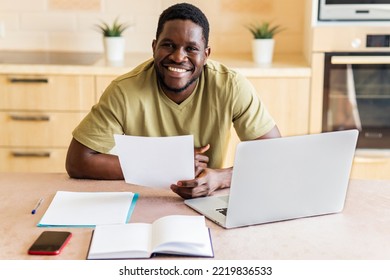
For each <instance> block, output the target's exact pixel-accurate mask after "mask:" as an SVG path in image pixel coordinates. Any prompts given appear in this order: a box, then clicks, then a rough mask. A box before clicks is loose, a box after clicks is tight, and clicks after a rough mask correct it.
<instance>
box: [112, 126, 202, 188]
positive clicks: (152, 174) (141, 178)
mask: <svg viewBox="0 0 390 280" xmlns="http://www.w3.org/2000/svg"><path fill="white" fill-rule="evenodd" d="M114 138H115V144H116V147H115V150H116V153H117V154H118V156H119V161H120V164H121V168H122V172H123V175H124V177H125V181H126V183H129V184H136V185H141V186H147V187H156V188H169V187H170V185H171V184H175V183H176V182H177V181H179V180H190V179H193V178H194V176H195V174H194V173H195V170H194V137H193V136H192V135H184V136H170V137H141V136H129V135H117V134H116V135H114Z"/></svg>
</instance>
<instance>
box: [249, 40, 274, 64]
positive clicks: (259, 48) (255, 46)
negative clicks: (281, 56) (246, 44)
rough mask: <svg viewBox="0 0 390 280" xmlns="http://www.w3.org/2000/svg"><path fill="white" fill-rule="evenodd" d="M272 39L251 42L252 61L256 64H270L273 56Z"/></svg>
mask: <svg viewBox="0 0 390 280" xmlns="http://www.w3.org/2000/svg"><path fill="white" fill-rule="evenodd" d="M274 44H275V40H274V39H254V40H253V42H252V54H253V60H254V62H256V63H257V64H270V63H272V58H273V54H274Z"/></svg>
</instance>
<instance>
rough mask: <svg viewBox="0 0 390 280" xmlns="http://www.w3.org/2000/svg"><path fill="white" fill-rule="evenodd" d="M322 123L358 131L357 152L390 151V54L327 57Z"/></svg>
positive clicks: (331, 128) (327, 127)
mask: <svg viewBox="0 0 390 280" xmlns="http://www.w3.org/2000/svg"><path fill="white" fill-rule="evenodd" d="M322 120H323V122H322V130H323V131H335V130H344V129H351V128H357V129H359V130H360V135H359V140H358V144H357V147H358V148H373V149H378V148H390V53H326V54H325V72H324V100H323V118H322Z"/></svg>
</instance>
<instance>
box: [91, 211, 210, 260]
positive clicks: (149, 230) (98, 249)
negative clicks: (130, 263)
mask: <svg viewBox="0 0 390 280" xmlns="http://www.w3.org/2000/svg"><path fill="white" fill-rule="evenodd" d="M155 254H169V255H182V256H198V257H213V256H214V253H213V248H212V242H211V238H210V231H209V229H208V228H207V227H206V223H205V218H204V216H185V215H172V216H165V217H162V218H160V219H157V220H156V221H154V222H153V223H151V224H148V223H130V224H118V225H98V226H96V228H95V230H94V232H93V235H92V239H91V245H90V248H89V252H88V256H87V259H89V260H94V259H132V258H137V259H142V258H150V257H152V256H153V255H155Z"/></svg>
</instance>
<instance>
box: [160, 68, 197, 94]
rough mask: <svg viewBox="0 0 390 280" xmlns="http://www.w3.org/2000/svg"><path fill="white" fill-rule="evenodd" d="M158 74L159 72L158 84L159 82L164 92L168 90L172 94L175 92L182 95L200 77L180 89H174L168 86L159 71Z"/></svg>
mask: <svg viewBox="0 0 390 280" xmlns="http://www.w3.org/2000/svg"><path fill="white" fill-rule="evenodd" d="M156 72H157V79H158V82H159V84H160V86H161V88H162V89H163V90H164V89H166V90H168V91H170V92H175V93H180V92H183V91H185V90H186V89H187V88H188V87H189V86H190V85H192V84H193V83H194V82H196V81H197V80H198V79H199V76H198V77H194V78H193V79H191V80H189V81H188V83H186V84H185V85H184V86H182V87H180V88H174V87H170V86H168V85H167V84H166V83H165V82H164V78H163V76H162V75H161V74H160V73H159V72H158V71H156Z"/></svg>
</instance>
